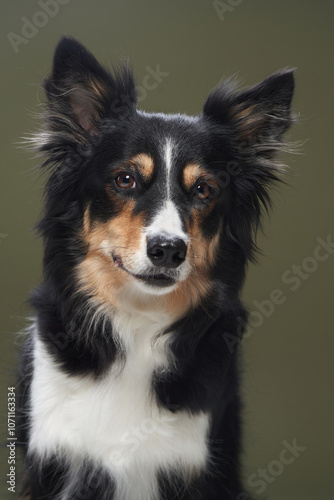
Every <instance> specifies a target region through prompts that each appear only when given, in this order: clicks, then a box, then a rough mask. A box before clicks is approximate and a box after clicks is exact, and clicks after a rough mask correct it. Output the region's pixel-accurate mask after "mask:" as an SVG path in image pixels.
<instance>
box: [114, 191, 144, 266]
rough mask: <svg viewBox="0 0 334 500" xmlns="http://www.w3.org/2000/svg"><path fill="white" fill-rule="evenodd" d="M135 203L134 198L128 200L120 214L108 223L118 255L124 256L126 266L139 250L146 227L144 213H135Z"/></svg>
mask: <svg viewBox="0 0 334 500" xmlns="http://www.w3.org/2000/svg"><path fill="white" fill-rule="evenodd" d="M134 205H135V203H134V201H132V200H131V201H128V202H126V203H125V204H124V205H123V207H122V210H121V211H120V214H119V215H118V216H117V217H114V218H113V219H111V220H110V221H109V222H108V223H107V224H108V232H109V237H110V239H111V240H112V244H113V247H114V248H115V251H116V253H117V255H118V256H120V257H122V260H123V263H124V264H125V266H126V264H127V262H129V260H130V261H131V260H132V257H133V255H134V253H135V252H136V251H138V249H139V246H140V241H141V235H142V233H143V229H144V218H143V215H141V214H137V215H134V214H133V209H134Z"/></svg>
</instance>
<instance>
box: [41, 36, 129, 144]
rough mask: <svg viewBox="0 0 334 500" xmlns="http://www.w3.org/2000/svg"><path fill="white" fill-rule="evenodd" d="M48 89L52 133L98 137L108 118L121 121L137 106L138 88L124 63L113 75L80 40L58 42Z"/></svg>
mask: <svg viewBox="0 0 334 500" xmlns="http://www.w3.org/2000/svg"><path fill="white" fill-rule="evenodd" d="M44 88H45V91H46V95H47V98H48V104H47V114H46V118H47V122H48V125H49V128H50V129H51V131H53V132H55V131H59V132H61V133H62V134H64V133H65V132H67V133H69V134H72V137H73V138H74V139H75V140H76V141H77V140H79V138H80V140H82V136H83V135H85V133H87V134H90V135H96V134H98V133H99V126H100V124H101V122H102V120H103V119H104V118H118V117H120V116H121V115H124V114H125V113H129V112H132V111H133V110H134V109H135V106H136V88H135V84H134V80H133V76H132V73H131V71H130V70H129V68H128V67H127V66H126V65H125V64H123V65H120V69H118V70H115V72H114V74H113V75H112V74H111V73H109V72H108V71H107V70H106V69H105V68H103V67H102V66H101V65H100V64H99V63H98V61H97V60H96V59H95V57H94V56H93V55H92V54H91V53H90V52H89V51H88V50H87V49H86V48H85V47H84V46H83V45H82V44H81V43H79V42H78V41H76V40H74V39H73V38H69V37H64V38H62V39H61V40H60V42H59V43H58V46H57V48H56V51H55V55H54V60H53V69H52V73H51V76H50V77H49V78H48V79H47V80H46V81H45V84H44Z"/></svg>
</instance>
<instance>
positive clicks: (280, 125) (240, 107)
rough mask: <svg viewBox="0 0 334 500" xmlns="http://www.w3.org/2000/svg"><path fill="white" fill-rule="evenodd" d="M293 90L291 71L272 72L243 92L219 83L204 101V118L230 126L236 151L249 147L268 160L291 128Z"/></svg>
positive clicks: (229, 85)
mask: <svg viewBox="0 0 334 500" xmlns="http://www.w3.org/2000/svg"><path fill="white" fill-rule="evenodd" d="M293 90H294V77H293V71H292V70H286V71H279V72H277V73H274V74H273V75H271V76H270V77H269V78H267V79H265V80H264V81H263V82H261V83H259V84H258V85H256V86H254V87H252V88H250V89H247V90H244V91H242V92H237V91H236V90H235V88H233V87H232V86H231V84H226V83H225V84H224V83H221V84H219V85H218V86H217V87H216V88H215V89H213V91H212V92H211V94H210V95H209V97H208V99H207V101H206V102H205V104H204V109H203V115H204V116H205V117H207V118H209V119H211V120H214V121H216V122H218V123H221V124H224V125H230V126H231V127H232V130H234V132H235V135H236V140H237V141H238V142H239V150H240V149H241V150H242V149H246V150H247V149H248V148H249V147H252V150H253V151H255V152H257V153H258V154H259V155H264V156H266V157H267V158H268V157H270V156H271V155H272V154H273V153H274V152H275V150H276V149H277V143H278V142H279V141H280V140H281V137H282V134H283V133H284V132H285V131H286V130H287V129H288V127H289V126H290V123H291V113H290V107H291V100H292V95H293ZM275 143H276V147H275ZM254 146H255V147H254ZM256 146H258V148H256Z"/></svg>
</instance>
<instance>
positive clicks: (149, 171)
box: [130, 153, 154, 181]
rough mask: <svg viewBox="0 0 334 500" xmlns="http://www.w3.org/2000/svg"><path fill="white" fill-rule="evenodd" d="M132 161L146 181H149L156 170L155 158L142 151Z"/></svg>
mask: <svg viewBox="0 0 334 500" xmlns="http://www.w3.org/2000/svg"><path fill="white" fill-rule="evenodd" d="M130 163H133V164H135V165H136V166H137V167H138V169H139V171H140V173H141V174H142V176H143V177H144V179H145V180H146V181H149V180H150V179H151V178H152V176H153V172H154V162H153V158H152V157H151V156H149V155H147V154H145V153H140V154H139V155H136V156H134V157H133V158H131V160H130Z"/></svg>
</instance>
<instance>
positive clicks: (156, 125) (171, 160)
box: [136, 113, 209, 178]
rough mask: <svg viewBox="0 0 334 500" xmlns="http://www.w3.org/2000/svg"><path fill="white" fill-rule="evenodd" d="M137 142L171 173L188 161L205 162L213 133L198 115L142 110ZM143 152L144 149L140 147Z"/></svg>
mask: <svg viewBox="0 0 334 500" xmlns="http://www.w3.org/2000/svg"><path fill="white" fill-rule="evenodd" d="M136 136H137V137H136V144H137V147H138V148H139V150H140V149H141V148H142V149H143V151H142V152H145V153H146V154H148V155H150V156H151V157H152V158H153V160H154V163H155V166H156V167H164V170H165V171H166V172H167V174H170V176H171V178H172V176H173V175H172V174H173V173H174V172H175V171H176V170H179V169H180V168H184V167H185V165H186V164H188V163H201V162H202V161H203V160H204V158H205V156H206V153H207V149H208V142H209V134H208V131H207V130H206V128H205V127H204V126H203V124H201V122H200V120H199V119H198V117H190V116H187V115H163V114H147V113H139V126H138V128H137V133H136ZM138 152H140V151H138Z"/></svg>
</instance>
